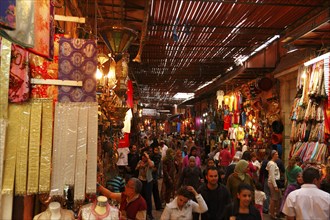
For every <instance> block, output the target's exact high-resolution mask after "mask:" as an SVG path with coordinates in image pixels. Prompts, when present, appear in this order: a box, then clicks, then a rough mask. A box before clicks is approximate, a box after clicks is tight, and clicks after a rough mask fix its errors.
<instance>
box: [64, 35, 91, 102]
mask: <svg viewBox="0 0 330 220" xmlns="http://www.w3.org/2000/svg"><path fill="white" fill-rule="evenodd" d="M96 68H97V49H96V43H95V41H94V40H84V39H66V38H61V39H60V54H59V74H58V78H59V79H61V80H76V81H83V86H82V88H80V87H70V86H59V101H60V102H95V101H96V78H95V73H96Z"/></svg>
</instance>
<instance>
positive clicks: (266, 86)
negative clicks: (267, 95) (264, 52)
mask: <svg viewBox="0 0 330 220" xmlns="http://www.w3.org/2000/svg"><path fill="white" fill-rule="evenodd" d="M256 87H257V88H258V89H260V90H262V91H268V90H270V89H271V88H272V87H273V81H272V79H270V78H268V77H262V78H260V79H258V80H257V82H256Z"/></svg>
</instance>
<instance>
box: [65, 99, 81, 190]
mask: <svg viewBox="0 0 330 220" xmlns="http://www.w3.org/2000/svg"><path fill="white" fill-rule="evenodd" d="M66 107H67V108H68V109H67V111H65V115H64V119H65V120H64V123H65V124H64V127H62V129H63V130H64V133H63V135H62V136H61V138H62V139H63V141H64V146H65V151H63V152H64V167H63V168H64V169H63V171H64V172H63V174H64V176H63V177H64V184H66V185H70V186H73V184H74V176H75V175H74V172H75V165H76V148H77V129H78V116H79V106H78V105H77V104H76V103H70V104H69V103H68V104H67V105H66Z"/></svg>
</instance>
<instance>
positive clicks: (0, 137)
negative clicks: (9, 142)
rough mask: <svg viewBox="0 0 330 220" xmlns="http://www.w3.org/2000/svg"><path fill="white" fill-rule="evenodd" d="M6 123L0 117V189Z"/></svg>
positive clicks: (0, 187) (0, 186) (0, 185)
mask: <svg viewBox="0 0 330 220" xmlns="http://www.w3.org/2000/svg"><path fill="white" fill-rule="evenodd" d="M7 125H8V121H7V120H6V119H0V190H1V189H2V175H3V161H4V154H5V144H6V133H7ZM0 207H1V194H0Z"/></svg>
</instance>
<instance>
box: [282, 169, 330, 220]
mask: <svg viewBox="0 0 330 220" xmlns="http://www.w3.org/2000/svg"><path fill="white" fill-rule="evenodd" d="M303 180H304V184H303V185H302V186H301V188H300V189H297V190H295V191H293V192H291V193H290V194H289V195H288V197H287V199H286V201H285V203H284V207H283V213H284V214H285V215H286V216H287V219H288V220H294V219H296V220H301V219H322V220H323V219H324V220H328V219H330V194H329V193H327V192H324V191H322V190H320V189H319V188H318V187H319V186H320V182H321V175H320V172H319V170H317V169H315V168H313V167H310V168H307V169H305V170H304V171H303Z"/></svg>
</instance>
